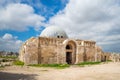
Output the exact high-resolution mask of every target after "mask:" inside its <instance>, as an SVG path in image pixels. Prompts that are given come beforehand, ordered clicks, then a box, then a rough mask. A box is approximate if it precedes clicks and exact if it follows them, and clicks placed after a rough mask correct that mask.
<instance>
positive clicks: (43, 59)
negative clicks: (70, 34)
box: [39, 37, 63, 64]
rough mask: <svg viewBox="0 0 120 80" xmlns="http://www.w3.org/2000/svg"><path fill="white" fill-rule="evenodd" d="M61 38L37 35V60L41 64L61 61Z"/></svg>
mask: <svg viewBox="0 0 120 80" xmlns="http://www.w3.org/2000/svg"><path fill="white" fill-rule="evenodd" d="M62 41H63V40H62V39H59V40H58V39H57V38H56V39H55V38H43V37H39V55H40V57H39V60H40V63H41V64H56V63H62V60H63V59H62V53H63V52H62V51H63V50H62V48H63V45H61V43H62Z"/></svg>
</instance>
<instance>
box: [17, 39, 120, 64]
mask: <svg viewBox="0 0 120 80" xmlns="http://www.w3.org/2000/svg"><path fill="white" fill-rule="evenodd" d="M95 44H96V43H95V42H94V41H84V40H74V39H63V38H45V37H38V38H33V37H32V38H30V39H28V40H27V41H26V42H25V43H24V44H23V45H22V46H21V49H20V55H19V59H20V60H21V61H23V62H25V64H66V63H67V62H66V54H67V51H71V53H72V64H78V63H81V62H85V61H86V62H93V61H107V60H112V61H120V55H119V54H111V53H105V52H103V51H102V49H101V48H100V47H99V46H96V45H95ZM67 45H71V46H72V48H71V50H67V49H66V46H67Z"/></svg>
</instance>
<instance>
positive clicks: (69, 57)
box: [66, 41, 76, 64]
mask: <svg viewBox="0 0 120 80" xmlns="http://www.w3.org/2000/svg"><path fill="white" fill-rule="evenodd" d="M75 61H76V43H75V42H74V41H69V42H68V43H67V45H66V63H67V64H74V63H75Z"/></svg>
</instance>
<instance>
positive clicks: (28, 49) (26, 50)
mask: <svg viewBox="0 0 120 80" xmlns="http://www.w3.org/2000/svg"><path fill="white" fill-rule="evenodd" d="M19 59H20V60H21V61H23V62H25V64H38V39H37V38H30V39H28V40H27V41H26V42H25V43H24V44H23V45H22V47H21V49H20V56H19Z"/></svg>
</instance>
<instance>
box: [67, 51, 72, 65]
mask: <svg viewBox="0 0 120 80" xmlns="http://www.w3.org/2000/svg"><path fill="white" fill-rule="evenodd" d="M66 62H67V64H72V53H71V52H66Z"/></svg>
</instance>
